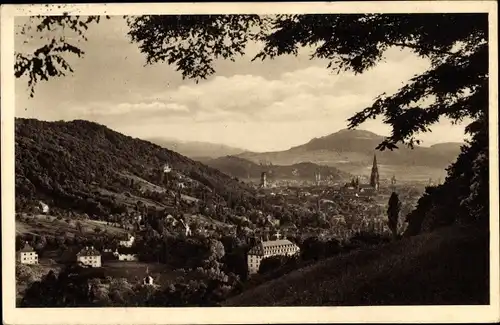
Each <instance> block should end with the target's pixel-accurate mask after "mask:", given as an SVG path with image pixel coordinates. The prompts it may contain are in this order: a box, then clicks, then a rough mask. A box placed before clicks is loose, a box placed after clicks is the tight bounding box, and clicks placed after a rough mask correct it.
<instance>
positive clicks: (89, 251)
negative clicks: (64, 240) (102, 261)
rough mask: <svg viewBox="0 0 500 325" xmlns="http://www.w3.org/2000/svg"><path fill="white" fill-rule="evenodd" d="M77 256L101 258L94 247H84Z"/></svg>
mask: <svg viewBox="0 0 500 325" xmlns="http://www.w3.org/2000/svg"><path fill="white" fill-rule="evenodd" d="M76 255H77V256H101V253H100V252H99V251H98V250H97V249H95V248H94V247H85V248H83V249H82V250H81V251H80V252H79V253H78V254H76Z"/></svg>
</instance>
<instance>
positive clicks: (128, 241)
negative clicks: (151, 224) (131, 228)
mask: <svg viewBox="0 0 500 325" xmlns="http://www.w3.org/2000/svg"><path fill="white" fill-rule="evenodd" d="M134 241H135V237H134V236H132V235H131V234H127V238H126V239H124V240H120V246H124V247H132V245H133V244H134Z"/></svg>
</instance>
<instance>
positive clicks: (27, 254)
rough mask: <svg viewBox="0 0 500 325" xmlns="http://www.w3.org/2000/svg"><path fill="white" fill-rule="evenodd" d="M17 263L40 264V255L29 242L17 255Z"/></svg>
mask: <svg viewBox="0 0 500 325" xmlns="http://www.w3.org/2000/svg"><path fill="white" fill-rule="evenodd" d="M16 255H17V256H16V257H17V261H18V262H19V263H21V264H38V254H37V253H36V252H35V250H34V249H33V247H31V246H30V245H29V244H28V242H26V243H25V244H24V247H23V248H21V249H20V250H19V251H18V252H17V254H16Z"/></svg>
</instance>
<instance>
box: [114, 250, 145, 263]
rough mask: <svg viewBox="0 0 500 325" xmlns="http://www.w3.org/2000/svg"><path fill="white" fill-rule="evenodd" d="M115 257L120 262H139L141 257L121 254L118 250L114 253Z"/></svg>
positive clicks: (129, 253) (127, 253)
mask: <svg viewBox="0 0 500 325" xmlns="http://www.w3.org/2000/svg"><path fill="white" fill-rule="evenodd" d="M113 255H114V256H115V257H116V258H118V260H119V261H138V260H139V257H138V256H137V254H133V253H131V252H119V251H118V250H116V251H114V253H113Z"/></svg>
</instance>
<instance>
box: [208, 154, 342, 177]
mask: <svg viewBox="0 0 500 325" xmlns="http://www.w3.org/2000/svg"><path fill="white" fill-rule="evenodd" d="M202 162H203V163H204V164H206V165H208V166H210V167H213V168H216V169H218V170H220V171H222V172H224V173H226V174H228V175H230V176H232V177H238V178H240V179H245V178H259V177H260V175H261V173H262V172H264V171H265V172H267V173H268V177H269V179H296V180H310V181H313V180H314V175H315V173H316V172H317V171H319V172H320V173H321V176H322V178H323V179H325V178H327V177H329V178H331V179H332V180H339V181H340V180H344V179H346V178H348V177H349V176H350V175H349V174H348V173H344V172H342V171H340V170H338V169H337V168H335V167H329V166H320V165H317V164H313V163H306V162H304V163H299V164H293V165H289V166H279V165H272V166H260V165H258V164H256V163H254V162H252V161H249V160H246V159H243V158H241V157H236V156H226V157H219V158H216V159H208V160H202Z"/></svg>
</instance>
